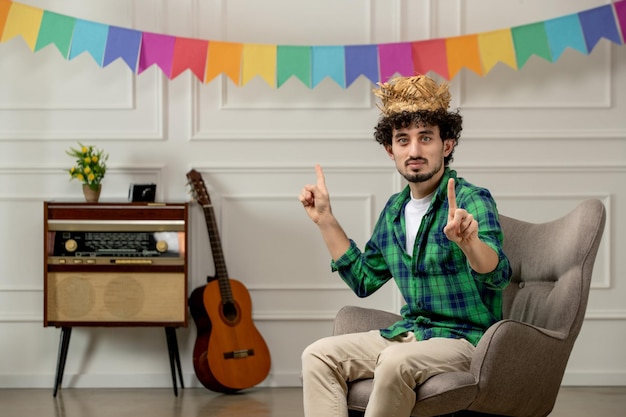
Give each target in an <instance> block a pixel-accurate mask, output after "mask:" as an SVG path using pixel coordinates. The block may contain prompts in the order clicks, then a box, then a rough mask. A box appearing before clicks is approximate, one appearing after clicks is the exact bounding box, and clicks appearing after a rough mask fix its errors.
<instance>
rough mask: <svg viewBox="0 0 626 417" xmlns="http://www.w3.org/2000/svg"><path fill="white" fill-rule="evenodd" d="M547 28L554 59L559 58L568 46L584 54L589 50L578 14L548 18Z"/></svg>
mask: <svg viewBox="0 0 626 417" xmlns="http://www.w3.org/2000/svg"><path fill="white" fill-rule="evenodd" d="M545 28H546V35H547V36H548V43H549V45H550V52H551V54H552V59H553V60H554V61H556V60H557V59H559V57H560V56H561V54H562V53H563V52H564V51H565V49H567V48H572V49H575V50H577V51H580V52H582V53H583V54H586V53H588V52H589V50H588V49H587V44H586V42H585V36H584V35H583V30H582V28H581V26H580V19H579V18H578V14H570V15H568V16H563V17H559V18H556V19H550V20H546V22H545Z"/></svg>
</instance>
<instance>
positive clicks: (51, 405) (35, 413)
mask: <svg viewBox="0 0 626 417" xmlns="http://www.w3.org/2000/svg"><path fill="white" fill-rule="evenodd" d="M625 410H626V387H611V388H574V387H572V388H563V389H562V390H561V392H560V393H559V397H558V400H557V404H556V406H555V408H554V411H553V412H552V414H550V416H551V417H596V416H598V417H624V416H625V415H626V411H625ZM0 416H2V417H302V416H303V412H302V391H301V389H300V388H255V389H251V390H247V391H245V392H243V393H240V394H237V395H221V394H216V393H213V392H210V391H207V390H205V389H201V388H191V389H190V388H187V389H183V390H181V391H180V392H179V395H178V397H176V396H174V393H173V390H172V389H87V388H81V389H77V388H75V389H71V388H65V389H62V390H60V391H59V394H58V395H57V397H56V398H54V397H53V396H52V390H51V389H50V390H46V389H0Z"/></svg>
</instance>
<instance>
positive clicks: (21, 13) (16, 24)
mask: <svg viewBox="0 0 626 417" xmlns="http://www.w3.org/2000/svg"><path fill="white" fill-rule="evenodd" d="M42 18H43V9H38V8H36V7H32V6H27V5H25V4H20V3H12V6H11V8H10V9H9V12H8V14H7V19H6V23H5V25H4V32H3V33H2V40H1V41H2V42H5V41H8V40H10V39H13V38H14V37H16V36H21V37H22V38H23V39H24V40H25V41H26V44H27V45H28V46H29V47H30V49H31V51H34V50H35V45H36V44H37V36H39V28H40V26H41V19H42Z"/></svg>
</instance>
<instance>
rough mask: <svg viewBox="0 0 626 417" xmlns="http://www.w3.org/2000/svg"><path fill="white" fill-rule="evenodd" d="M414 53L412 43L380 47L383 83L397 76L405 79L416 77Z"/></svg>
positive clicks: (390, 44)
mask: <svg viewBox="0 0 626 417" xmlns="http://www.w3.org/2000/svg"><path fill="white" fill-rule="evenodd" d="M412 53H413V52H412V50H411V43H410V42H401V43H384V44H381V45H378V58H379V61H380V79H381V81H382V82H387V81H389V79H390V78H391V77H393V76H394V75H396V74H399V75H402V76H405V77H410V76H413V75H415V70H414V69H413V59H412Z"/></svg>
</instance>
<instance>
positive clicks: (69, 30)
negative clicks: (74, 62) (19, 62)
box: [35, 10, 76, 59]
mask: <svg viewBox="0 0 626 417" xmlns="http://www.w3.org/2000/svg"><path fill="white" fill-rule="evenodd" d="M75 23H76V19H74V18H73V17H69V16H64V15H62V14H58V13H53V12H50V11H47V10H46V11H44V13H43V18H42V19H41V27H40V28H39V37H38V38H37V44H36V45H35V51H38V50H40V49H42V48H44V47H46V46H48V45H50V44H51V43H52V44H54V45H55V46H56V47H57V49H58V50H59V52H60V53H61V55H63V58H65V59H67V57H68V54H69V52H70V45H71V43H72V34H73V33H74V24H75Z"/></svg>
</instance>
